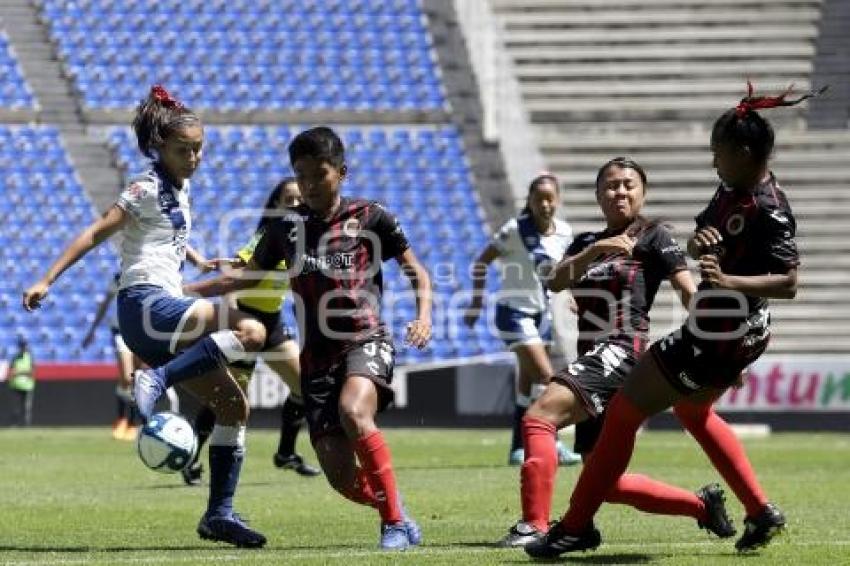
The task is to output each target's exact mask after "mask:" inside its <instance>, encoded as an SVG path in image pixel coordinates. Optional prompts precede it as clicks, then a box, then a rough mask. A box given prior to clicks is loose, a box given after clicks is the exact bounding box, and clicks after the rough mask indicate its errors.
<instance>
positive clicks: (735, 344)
mask: <svg viewBox="0 0 850 566" xmlns="http://www.w3.org/2000/svg"><path fill="white" fill-rule="evenodd" d="M747 324H748V329H747V331H746V333H745V334H744V335H743V336H741V337H739V338H735V339H728V340H720V339H710V337H709V338H705V337H697V336H695V335H694V334H693V333H692V332H691V330H690V328H689V327H688V323H685V324H684V325H682V327H681V328H679V329H678V330H676V331H675V332H673V333H671V334H668V335H667V336H666V337H665V338H662V339H661V340H658V341H657V342H655V343H654V344H653V345H652V346H651V347H650V349H649V351H650V353H651V355H652V356H653V357H654V358H655V362H656V363H657V364H658V367H659V368H660V369H661V372H662V373H663V374H664V377H665V378H667V381H669V382H670V385H672V386H673V387H674V388H675V389H676V390H678V391H679V392H680V393H683V394H685V395H690V394H691V393H694V392H696V391H699V390H701V389H705V388H709V387H710V388H715V389H725V388H727V387H729V386H731V385H733V384H734V383H736V382H737V380H738V376H740V374H741V372H742V371H743V370H744V369H746V368H747V366H749V365H750V364H752V363H753V362H754V361H756V360H757V359H758V358H759V356H761V355H762V354H763V353H764V351H765V350H766V349H767V345H768V343H769V342H770V326H769V317H768V316H767V315H766V314H765V313H761V316H752V317H750V320H749V321H747Z"/></svg>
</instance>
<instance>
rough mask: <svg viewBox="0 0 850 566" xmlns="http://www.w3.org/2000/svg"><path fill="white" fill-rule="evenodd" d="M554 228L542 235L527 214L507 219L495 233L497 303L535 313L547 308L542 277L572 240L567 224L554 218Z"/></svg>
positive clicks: (561, 255) (570, 230) (548, 272)
mask: <svg viewBox="0 0 850 566" xmlns="http://www.w3.org/2000/svg"><path fill="white" fill-rule="evenodd" d="M553 222H554V224H555V229H554V231H553V232H552V233H551V234H548V235H543V234H541V233H540V232H538V231H537V227H536V226H535V225H534V219H533V218H532V217H531V215H529V214H524V215H522V216H519V217H518V218H512V219H510V220H508V221H507V222H506V223H505V225H504V226H502V228H501V229H500V230H499V231H498V232H496V234H495V235H494V236H493V239H492V241H491V245H492V246H493V247H494V248H496V250H497V251H498V252H499V260H500V269H501V275H502V288H501V292H500V294H499V298H498V299H497V301H496V302H498V303H499V304H503V305H507V306H509V307H511V308H513V309H516V310H519V311H522V312H525V313H529V314H536V313H540V312H543V311H545V310H546V309H547V308H548V296H547V295H548V294H547V291H546V290H545V289H544V286H543V282H544V278H545V277H547V276H548V275H549V274H550V272H551V270H552V268H553V267H554V266H555V265H556V264H557V263H558V262H559V261H561V259H562V258H563V257H564V253H565V252H566V250H567V248H568V247H569V245H570V242H572V239H573V231H572V228H570V225H569V224H567V223H566V222H564V221H563V220H559V219H557V218H555V219H553Z"/></svg>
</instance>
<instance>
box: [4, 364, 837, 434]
mask: <svg viewBox="0 0 850 566" xmlns="http://www.w3.org/2000/svg"><path fill="white" fill-rule="evenodd" d="M2 370H3V368H0V375H5V371H2ZM513 372H514V365H513V359H512V357H511V356H510V355H509V354H496V355H489V356H480V357H478V358H475V359H472V360H467V361H465V362H459V361H455V362H452V361H447V362H444V363H442V362H441V363H432V364H423V365H420V366H408V367H400V368H397V371H396V376H395V379H394V387H395V390H396V406H395V407H394V408H392V409H390V410H389V411H388V412H387V413H386V414H385V415H383V416H382V423H383V424H387V425H390V426H406V427H415V426H424V427H502V426H504V427H506V426H508V423H509V421H510V414H511V410H512V407H513ZM36 377H37V380H38V385H37V387H36V394H35V403H34V418H33V422H34V424H35V425H36V426H64V425H104V424H107V423H109V422H111V421H112V420H113V419H114V410H115V407H114V388H115V379H116V377H117V368H116V367H115V366H113V365H110V364H73V365H70V364H42V365H40V366H39V367H38V370H37V372H36ZM286 395H287V391H286V388H285V386H284V385H283V384H282V383H281V382H280V380H279V379H278V378H277V377H275V376H274V375H273V374H271V373H269V372H268V371H267V370H264V369H263V368H262V367H261V368H260V369H259V370H258V371H257V373H256V374H255V376H254V379H253V380H252V383H251V387H250V389H249V391H248V397H249V400H250V402H251V406H252V417H251V424H252V426H258V427H266V426H268V427H277V426H278V407H280V405H281V404H282V403H283V400H284V399H285V397H286ZM0 400H2V402H1V403H0V407H2V415H3V419H2V421H0V422H2V424H8V422H9V416H10V415H11V414H12V403H13V402H14V399H13V397H12V396H11V394H10V393H9V391H8V389H7V388H5V387H3V388H0ZM181 403H182V405H181V411H182V412H188V413H191V412H192V410H193V403H192V401H191V400H188V399H183V400H181ZM717 410H718V412H720V413H722V414H723V415H724V416H725V417H726V418H727V419H728V420H729V421H730V422H734V423H765V424H768V425H770V426H771V427H772V428H773V429H775V430H835V431H846V430H848V429H850V356H794V357H791V356H765V357H764V358H763V359H761V360H759V361H758V362H757V363H756V364H754V365H753V366H752V367H751V369H750V374H749V377H748V380H747V382H746V384H745V385H744V386H743V387H742V388H740V389H732V390H730V391H728V392H727V394H726V395H724V396H723V397H722V398H721V399H720V401H719V402H718V404H717ZM650 427H651V428H670V427H673V428H678V423H677V422H676V421H675V419H673V417H672V416H671V415H669V414H665V415H660V416H659V417H657V418H654V419H653V420H652V422H651V423H650Z"/></svg>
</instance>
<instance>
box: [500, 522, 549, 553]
mask: <svg viewBox="0 0 850 566" xmlns="http://www.w3.org/2000/svg"><path fill="white" fill-rule="evenodd" d="M544 536H545V533H544V532H543V531H541V530H540V529H538V528H537V527H535V526H534V525H532V524H531V523H526V522H525V521H522V520H520V521H517V522H516V523H515V524H514V526H512V527H511V528H510V530H509V531H508V534H506V535H505V536H504V537H503V538H502V539H501V540H500V541H499V542H497V543H496V546H500V547H502V548H519V547H525V545H527V544H529V543H531V542H534V541H538V540H540V539H542V538H543V537H544Z"/></svg>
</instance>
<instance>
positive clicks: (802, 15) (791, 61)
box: [491, 0, 850, 353]
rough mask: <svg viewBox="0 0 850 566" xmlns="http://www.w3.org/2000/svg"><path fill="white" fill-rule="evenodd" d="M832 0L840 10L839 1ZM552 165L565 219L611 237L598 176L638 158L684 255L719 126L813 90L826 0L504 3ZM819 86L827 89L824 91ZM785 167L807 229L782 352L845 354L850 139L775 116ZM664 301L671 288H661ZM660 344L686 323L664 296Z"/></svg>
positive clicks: (505, 28) (779, 332)
mask: <svg viewBox="0 0 850 566" xmlns="http://www.w3.org/2000/svg"><path fill="white" fill-rule="evenodd" d="M827 1H828V0H827ZM491 3H492V5H493V7H494V9H495V11H496V12H497V13H498V14H499V16H500V18H501V23H502V32H503V38H504V42H505V45H506V48H507V50H508V52H509V53H511V54H512V56H513V59H514V62H515V68H516V69H517V74H518V79H519V81H520V84H521V85H522V88H523V94H524V101H525V103H526V104H527V107H528V110H529V113H530V115H531V117H532V121H533V123H534V126H535V129H536V132H537V135H538V140H539V144H540V149H541V151H542V153H543V155H544V158H545V160H546V162H547V164H548V166H549V167H550V168H551V169H552V170H553V171H554V172H555V173H556V174H558V175H559V177H560V178H561V180H562V182H563V184H564V186H565V187H566V190H565V191H564V203H565V209H564V215H565V216H566V217H567V218H568V219H569V220H570V221H571V223H572V224H573V227H574V229H575V230H576V231H578V232H580V231H583V230H590V229H598V228H599V226H600V224H601V216H600V214H599V211H598V207H597V205H596V202H595V196H594V190H593V181H594V179H595V176H596V171H597V169H598V167H599V166H600V165H601V164H602V163H604V162H605V161H607V160H608V159H610V158H611V157H614V156H617V155H627V156H630V157H633V158H635V159H636V160H637V161H638V162H640V163H641V164H643V165H644V166H645V167H646V168H647V171H648V174H649V181H650V188H649V191H650V193H649V195H650V196H649V204H648V206H647V208H646V212H647V214H648V215H649V216H652V217H658V218H663V219H665V220H667V221H669V222H670V223H671V224H672V225H673V226H674V229H675V232H676V235H677V238H678V239H679V240H680V242H682V243H684V240H685V237H686V234H688V233H689V232H690V231H691V230H692V229H693V217H694V215H695V214H696V213H697V212H699V210H701V209H702V207H704V206H705V204H706V203H707V202H708V200H709V198H710V197H711V195H712V194H713V192H714V190H715V189H716V186H717V178H716V175H715V173H714V171H713V170H712V167H711V154H710V152H709V148H708V140H709V135H710V127H711V123H712V120H713V119H714V118H715V117H716V116H717V115H719V114H720V113H721V112H722V111H723V110H724V109H726V108H728V107H730V106H732V105H733V104H734V103H735V102H736V101H737V100H738V99H739V98H740V97H741V96H742V94H743V93H744V86H745V81H746V79H747V78H750V79H752V80H753V82H754V83H755V85H756V86H757V88H758V90H759V91H766V92H771V93H775V92H777V91H780V90H782V89H783V88H785V87H786V86H787V85H788V84H790V83H795V85H796V86H795V88H796V89H799V90H805V89H807V88H809V87H810V85H811V83H812V69H813V61H814V60H815V56H816V51H817V48H816V43H817V39H818V33H819V30H818V26H819V21H820V17H821V8H822V4H823V3H822V2H820V1H818V0H746V1H745V2H741V1H739V0H616V1H615V0H592V1H591V0H569V1H555V0H529V1H519V0H491ZM814 86H820V83H818V84H816V85H814ZM769 117H770V119H771V121H772V122H773V123H774V126H775V128H776V130H777V141H778V146H777V149H776V152H775V156H774V158H775V160H774V162H773V168H774V170H775V172H776V174H777V177H778V178H779V180H780V184H781V185H782V186H783V187H785V189H786V190H787V192H788V194H789V198H790V200H791V204H792V207H793V209H794V211H795V215H796V217H797V221H798V236H799V238H798V242H799V245H800V249H801V253H802V261H803V267H802V271H801V288H800V292H799V293H798V296H797V298H796V299H795V300H794V301H774V303H773V309H772V310H773V315H774V320H775V321H776V322H777V324H776V325H775V327H774V329H775V334H774V340H773V342H772V346H771V351H772V352H776V353H801V352H837V351H844V350H845V349H846V344H847V343H848V341H850V308H848V307H847V306H846V301H845V300H844V299H845V294H846V291H845V289H846V287H847V284H848V283H850V276H848V275H847V272H848V270H847V267H848V266H850V260H848V259H847V258H846V257H843V254H842V252H843V251H844V250H846V248H847V245H846V242H847V241H848V238H850V226H848V224H847V222H846V219H847V218H848V216H850V197H848V196H847V194H846V187H847V186H848V184H850V170H848V169H847V167H846V157H847V155H850V131H848V130H847V129H846V124H839V125H838V128H839V129H835V130H824V131H814V130H809V129H807V127H806V117H807V108H806V106H805V105H801V106H799V107H794V108H783V109H780V110H776V111H774V112H772V113H771V114H770V116H769ZM662 289H664V287H663V288H662ZM657 305H658V306H657V308H656V311H655V312H654V316H653V334H654V335H656V336H657V335H659V334H661V333H663V332H665V331H666V330H668V329H669V328H670V327H671V326H672V325H673V324H675V323H676V322H677V321H679V320H681V318H682V310H681V308H680V307H678V305H677V299H676V297H675V296H674V295H673V293H672V292H670V291H664V292H662V293H661V294H660V295H659V298H658V301H657Z"/></svg>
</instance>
